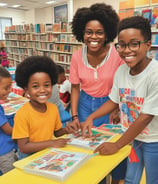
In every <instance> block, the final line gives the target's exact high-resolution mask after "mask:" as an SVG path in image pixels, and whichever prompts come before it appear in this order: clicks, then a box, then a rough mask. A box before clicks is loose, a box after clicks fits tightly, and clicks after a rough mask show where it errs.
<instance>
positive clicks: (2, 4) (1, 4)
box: [0, 3, 8, 6]
mask: <svg viewBox="0 0 158 184" xmlns="http://www.w3.org/2000/svg"><path fill="white" fill-rule="evenodd" d="M6 5H8V4H6V3H0V6H6Z"/></svg>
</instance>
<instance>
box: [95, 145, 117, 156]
mask: <svg viewBox="0 0 158 184" xmlns="http://www.w3.org/2000/svg"><path fill="white" fill-rule="evenodd" d="M118 150H119V149H118V146H117V144H116V143H113V142H104V143H102V144H101V145H99V146H98V147H97V148H96V149H95V150H94V153H96V152H99V154H100V155H111V154H114V153H116V152H117V151H118Z"/></svg>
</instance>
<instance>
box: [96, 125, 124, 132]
mask: <svg viewBox="0 0 158 184" xmlns="http://www.w3.org/2000/svg"><path fill="white" fill-rule="evenodd" d="M97 129H98V130H103V131H107V132H109V133H110V134H113V135H115V134H122V133H123V130H122V126H121V124H103V125H101V126H100V127H97Z"/></svg>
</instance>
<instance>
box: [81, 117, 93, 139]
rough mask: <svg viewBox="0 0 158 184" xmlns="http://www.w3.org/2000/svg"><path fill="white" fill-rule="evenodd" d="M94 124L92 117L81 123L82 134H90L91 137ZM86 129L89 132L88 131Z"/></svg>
mask: <svg viewBox="0 0 158 184" xmlns="http://www.w3.org/2000/svg"><path fill="white" fill-rule="evenodd" d="M92 126H93V120H92V119H90V118H87V119H86V121H85V122H83V123H81V131H82V136H84V137H85V136H87V135H88V136H89V137H91V136H92V131H91V128H92ZM86 130H87V131H88V132H86Z"/></svg>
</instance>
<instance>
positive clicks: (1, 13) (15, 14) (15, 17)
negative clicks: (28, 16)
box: [0, 8, 25, 25]
mask: <svg viewBox="0 0 158 184" xmlns="http://www.w3.org/2000/svg"><path fill="white" fill-rule="evenodd" d="M0 17H7V18H12V23H13V24H14V25H18V24H23V23H24V22H25V11H23V10H14V9H11V8H0Z"/></svg>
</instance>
